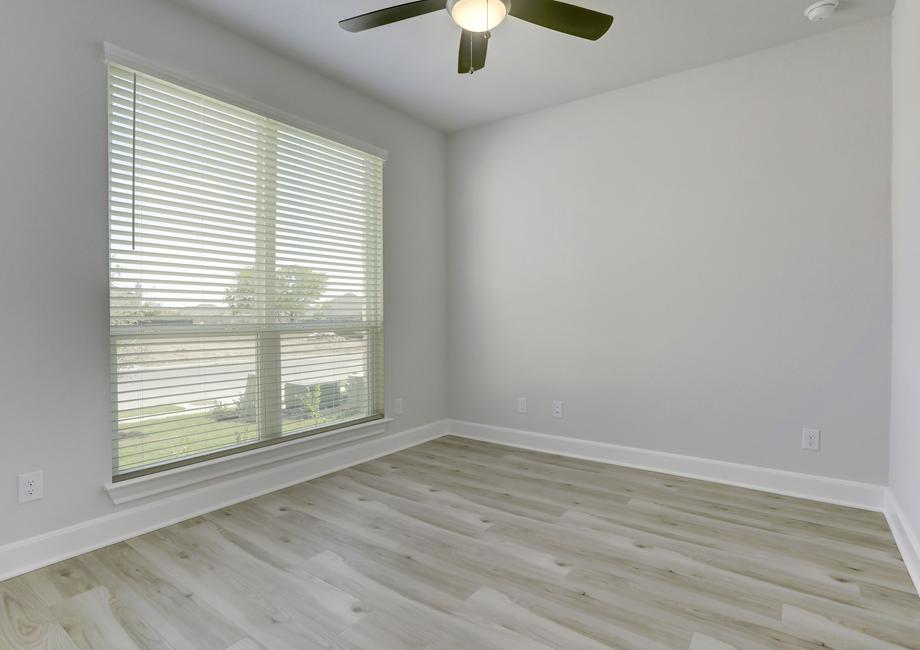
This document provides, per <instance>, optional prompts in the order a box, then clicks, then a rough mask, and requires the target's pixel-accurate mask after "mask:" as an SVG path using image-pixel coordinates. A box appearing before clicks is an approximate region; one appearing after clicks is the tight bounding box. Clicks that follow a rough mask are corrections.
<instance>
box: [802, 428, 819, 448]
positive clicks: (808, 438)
mask: <svg viewBox="0 0 920 650" xmlns="http://www.w3.org/2000/svg"><path fill="white" fill-rule="evenodd" d="M802 449H807V450H809V451H819V450H820V449H821V429H802Z"/></svg>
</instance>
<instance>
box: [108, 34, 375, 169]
mask: <svg viewBox="0 0 920 650" xmlns="http://www.w3.org/2000/svg"><path fill="white" fill-rule="evenodd" d="M102 47H103V59H104V60H105V61H106V62H109V63H116V64H118V65H123V66H126V67H129V68H132V69H134V70H137V71H138V72H143V73H145V74H149V75H152V76H154V77H159V78H160V79H162V80H163V81H168V82H170V83H174V84H176V85H178V86H182V87H184V88H186V89H188V90H193V91H195V92H198V93H201V94H203V95H208V96H210V97H213V98H214V99H218V100H221V101H224V102H227V103H228V104H233V105H235V106H237V107H239V108H242V109H245V110H247V111H252V112H253V113H258V114H259V115H262V116H263V117H268V118H271V119H273V120H276V121H278V122H282V123H285V124H287V125H288V126H293V127H296V128H298V129H303V130H304V131H309V132H310V133H312V134H314V135H318V136H320V137H323V138H328V139H329V140H335V141H336V142H338V143H340V144H344V145H347V146H349V147H353V148H355V149H360V150H361V151H364V152H365V153H369V154H371V155H373V156H377V157H378V158H382V159H383V160H384V161H385V160H386V159H387V157H388V156H389V154H388V152H387V150H386V149H381V148H380V147H378V146H376V145H373V144H369V143H367V142H364V141H363V140H359V139H358V138H353V137H351V136H349V135H346V134H344V133H340V132H338V131H335V130H333V129H328V128H326V127H324V126H322V125H320V124H315V123H313V122H310V121H309V120H305V119H303V118H302V117H298V116H296V115H291V114H290V113H286V112H284V111H281V110H278V109H277V108H273V107H271V106H269V105H267V104H263V103H262V102H260V101H257V100H255V99H251V98H249V97H245V96H243V95H239V94H236V93H233V92H231V91H228V90H225V89H223V88H219V87H216V86H213V85H210V84H206V83H203V82H202V81H200V80H199V79H196V78H195V77H194V76H192V75H189V74H187V73H185V72H182V71H180V70H176V69H174V68H170V67H168V66H164V65H162V64H160V63H157V62H155V61H151V60H150V59H147V58H144V57H142V56H140V55H139V54H135V53H134V52H131V51H129V50H125V49H123V48H120V47H118V46H117V45H113V44H111V43H109V42H107V41H106V42H105V43H103V45H102Z"/></svg>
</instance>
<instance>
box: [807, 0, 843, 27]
mask: <svg viewBox="0 0 920 650" xmlns="http://www.w3.org/2000/svg"><path fill="white" fill-rule="evenodd" d="M838 4H839V3H838V0H818V2H816V3H814V4H813V5H811V6H810V7H808V9H806V10H805V17H806V18H808V20H810V21H811V22H813V23H818V22H821V21H822V20H827V19H828V18H830V17H831V16H833V15H834V12H835V11H836V10H837V5H838Z"/></svg>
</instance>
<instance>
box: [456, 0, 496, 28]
mask: <svg viewBox="0 0 920 650" xmlns="http://www.w3.org/2000/svg"><path fill="white" fill-rule="evenodd" d="M510 8H511V3H510V2H509V1H508V0H448V3H447V11H448V13H449V14H450V17H451V18H453V19H454V22H455V23H457V24H458V25H460V27H462V28H463V29H465V30H467V31H468V32H488V31H490V30H491V29H493V28H494V27H496V26H497V25H498V24H499V23H500V22H502V21H503V20H504V19H505V17H506V16H507V15H508V11H509V10H510Z"/></svg>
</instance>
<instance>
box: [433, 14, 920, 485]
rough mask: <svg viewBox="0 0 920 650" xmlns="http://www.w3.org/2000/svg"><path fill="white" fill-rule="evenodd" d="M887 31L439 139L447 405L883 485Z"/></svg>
mask: <svg viewBox="0 0 920 650" xmlns="http://www.w3.org/2000/svg"><path fill="white" fill-rule="evenodd" d="M889 45H890V24H889V20H888V19H887V18H886V19H884V20H879V21H874V22H870V23H864V24H861V25H859V26H856V27H852V28H847V29H843V30H838V31H835V32H833V33H831V34H828V35H825V36H820V37H816V38H811V39H807V40H804V41H799V42H796V43H793V44H791V45H787V46H783V47H780V48H776V49H772V50H766V51H763V52H759V53H755V54H753V55H750V56H745V57H742V58H738V59H734V60H730V61H726V62H722V63H718V64H715V65H712V66H708V67H705V68H700V69H696V70H692V71H689V72H685V73H681V74H677V75H674V76H671V77H667V78H663V79H659V80H656V81H652V82H649V83H646V84H642V85H638V86H633V87H630V88H627V89H624V90H619V91H615V92H611V93H607V94H603V95H599V96H596V97H592V98H589V99H585V100H581V101H577V102H574V103H571V104H567V105H563V106H559V107H555V108H552V109H548V110H544V111H541V112H537V113H533V114H530V115H526V116H522V117H518V118H512V119H510V120H506V121H503V122H499V123H496V124H493V125H489V126H485V127H480V128H475V129H472V130H468V131H464V132H460V133H459V134H456V135H453V136H451V137H450V139H449V140H448V172H449V177H450V179H451V182H450V186H449V192H448V195H449V199H448V206H449V225H448V249H449V265H450V269H449V283H450V289H449V297H450V299H449V319H448V323H449V325H448V328H449V332H450V354H449V364H448V367H449V372H450V380H449V386H448V387H449V396H450V397H449V413H450V415H451V417H453V418H456V419H461V420H467V421H473V422H479V423H485V424H490V425H497V426H506V427H515V428H519V429H525V430H531V431H537V432H543V433H550V434H559V435H563V436H571V437H577V438H584V439H589V440H596V441H603V442H609V443H616V444H622V445H629V446H635V447H643V448H649V449H655V450H663V451H669V452H676V453H681V454H690V455H693V456H703V457H707V458H714V459H723V460H727V461H735V462H741V463H750V464H754V465H761V466H767V467H774V468H781V469H786V470H793V471H801V472H809V473H814V474H819V475H826V476H833V477H842V478H848V479H854V480H860V481H869V482H874V483H885V482H886V480H887V471H888V442H887V431H888V415H889V380H890V377H889V373H890V356H889V346H890V316H889V314H890V306H891V299H890V264H891V256H890V227H889V199H890V174H889V170H890V122H889V116H890V68H889ZM915 329H916V328H915ZM916 368H917V366H916V365H915V366H914V368H913V369H912V372H914V373H916ZM517 396H526V397H528V398H529V401H530V405H529V406H530V412H529V413H527V414H525V415H518V414H516V413H515V398H516V397H517ZM553 399H561V400H564V401H565V407H566V412H565V418H564V419H561V420H557V419H553V418H552V417H551V415H550V402H551V400H553ZM915 402H916V400H915ZM802 427H819V428H821V429H822V432H823V440H822V449H821V451H820V452H818V453H815V452H805V451H802V450H801V448H800V445H801V429H802ZM914 431H916V427H915V428H914Z"/></svg>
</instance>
